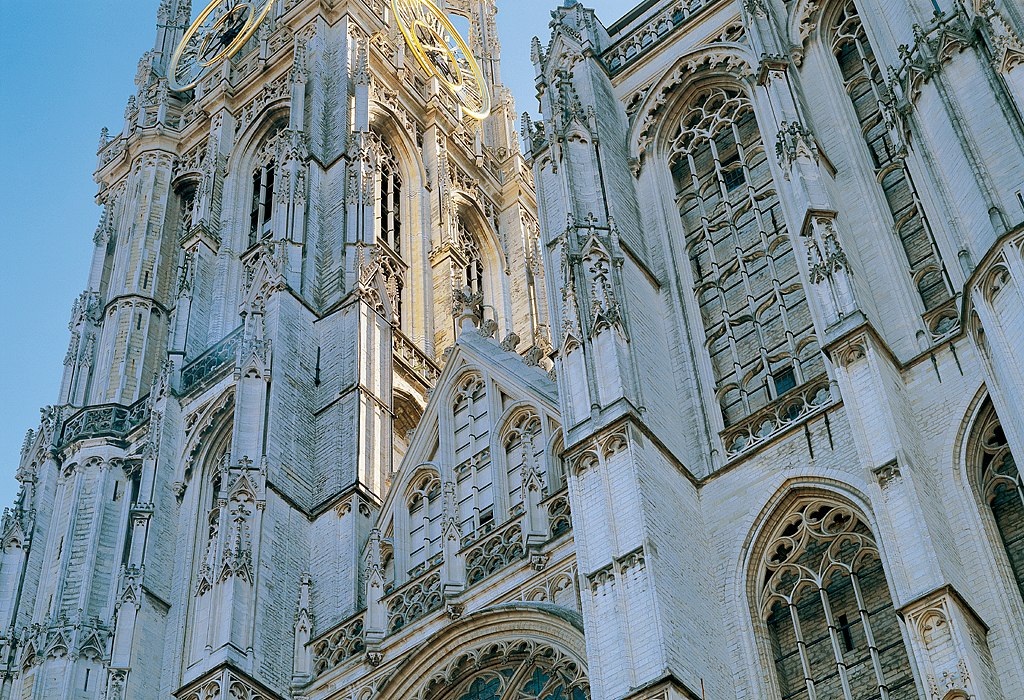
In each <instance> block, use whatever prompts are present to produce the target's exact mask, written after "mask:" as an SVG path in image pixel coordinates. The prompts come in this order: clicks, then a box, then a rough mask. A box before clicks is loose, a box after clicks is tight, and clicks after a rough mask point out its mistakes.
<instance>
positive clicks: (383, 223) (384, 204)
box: [377, 141, 402, 258]
mask: <svg viewBox="0 0 1024 700" xmlns="http://www.w3.org/2000/svg"><path fill="white" fill-rule="evenodd" d="M379 146H380V166H379V177H378V178H377V202H378V205H377V233H378V240H379V241H380V242H382V243H384V244H385V245H386V246H387V247H388V248H389V249H390V250H391V252H392V253H394V254H395V256H396V257H398V258H401V257H402V176H401V175H400V174H399V170H398V161H397V160H396V158H395V154H394V152H393V151H392V150H391V147H390V146H388V145H387V144H386V143H385V142H384V141H380V142H379Z"/></svg>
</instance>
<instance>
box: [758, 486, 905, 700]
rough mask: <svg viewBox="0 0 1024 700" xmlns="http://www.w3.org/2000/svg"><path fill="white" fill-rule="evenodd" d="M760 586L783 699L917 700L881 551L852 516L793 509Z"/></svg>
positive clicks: (815, 503) (810, 503) (847, 511)
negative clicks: (883, 566) (883, 567)
mask: <svg viewBox="0 0 1024 700" xmlns="http://www.w3.org/2000/svg"><path fill="white" fill-rule="evenodd" d="M757 580H758V587H757V608H758V610H759V612H760V614H761V618H762V620H764V622H765V625H766V627H767V631H768V637H769V640H768V641H769V645H768V647H769V649H770V653H771V655H772V662H773V665H774V667H775V675H776V678H777V680H778V685H779V691H780V695H781V697H782V698H783V700H814V699H815V698H818V699H819V700H821V699H824V698H828V699H829V700H832V699H833V698H834V699H835V700H872V699H874V698H881V699H882V700H916V699H917V697H918V695H917V687H916V685H915V684H914V678H913V675H912V673H911V670H910V660H909V658H908V656H907V649H906V646H905V645H904V641H903V635H902V633H901V630H900V626H899V621H898V618H897V614H896V611H895V610H894V609H893V604H892V598H891V596H890V593H889V585H888V582H887V581H886V578H885V572H884V570H883V569H882V562H881V558H880V556H879V552H878V546H877V545H876V544H875V540H874V537H873V535H872V533H871V530H870V529H869V528H868V527H867V525H866V524H865V523H864V521H863V520H862V519H861V517H860V516H859V515H858V514H856V513H855V512H854V511H853V510H852V509H851V508H849V507H847V506H845V505H841V504H839V503H835V502H832V501H829V500H824V499H808V500H804V501H802V502H798V503H797V504H796V505H794V506H793V507H791V508H790V509H789V512H788V513H787V514H786V515H785V517H783V518H782V520H781V523H780V524H779V525H778V526H777V527H776V528H775V531H774V534H773V536H772V537H771V539H770V540H769V543H768V546H767V547H766V548H765V550H764V554H763V555H762V560H761V564H760V568H759V574H758V579H757Z"/></svg>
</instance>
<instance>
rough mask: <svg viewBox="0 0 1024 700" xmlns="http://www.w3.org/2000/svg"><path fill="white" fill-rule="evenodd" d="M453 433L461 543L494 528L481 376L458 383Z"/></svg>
mask: <svg viewBox="0 0 1024 700" xmlns="http://www.w3.org/2000/svg"><path fill="white" fill-rule="evenodd" d="M452 418H453V420H454V434H455V483H456V490H457V495H458V499H459V523H460V525H461V529H462V538H463V541H464V542H468V541H470V540H474V539H476V538H478V537H480V536H482V535H484V534H486V533H488V532H490V531H491V530H492V529H494V527H495V525H496V522H495V514H494V484H493V481H494V479H493V472H492V467H491V455H490V450H488V449H487V447H488V444H489V440H490V438H489V434H490V423H489V421H488V418H487V390H486V383H485V381H484V379H483V377H480V376H479V375H476V374H467V375H466V376H465V377H463V378H462V379H461V380H460V381H459V384H458V389H457V391H456V394H455V400H454V402H453V404H452Z"/></svg>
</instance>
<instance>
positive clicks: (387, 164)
mask: <svg viewBox="0 0 1024 700" xmlns="http://www.w3.org/2000/svg"><path fill="white" fill-rule="evenodd" d="M367 143H368V156H367V158H368V160H369V167H371V168H372V169H373V170H374V171H375V174H374V176H373V188H374V200H375V205H374V228H375V232H374V236H375V240H376V242H377V243H378V244H379V248H380V252H381V255H379V256H378V258H377V259H378V262H379V266H380V270H381V273H382V274H383V276H384V283H385V285H386V287H387V294H388V298H389V299H391V300H392V306H393V307H394V312H395V316H396V318H397V319H398V322H399V327H401V323H402V301H403V297H404V291H405V270H406V267H407V265H406V263H405V260H404V258H403V257H402V256H403V251H404V247H403V245H402V236H403V225H402V222H403V214H402V196H403V189H402V186H403V181H402V175H401V168H400V164H399V162H398V157H397V156H396V155H395V151H394V149H392V148H391V146H390V144H388V142H387V141H385V140H384V139H382V138H381V137H380V136H379V135H378V134H377V133H376V132H372V131H371V132H369V134H368V135H367Z"/></svg>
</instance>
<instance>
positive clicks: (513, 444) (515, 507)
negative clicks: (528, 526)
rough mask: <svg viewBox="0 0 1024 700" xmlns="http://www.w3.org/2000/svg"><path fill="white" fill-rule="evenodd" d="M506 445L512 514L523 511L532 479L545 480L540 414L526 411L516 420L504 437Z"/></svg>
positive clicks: (509, 500)
mask: <svg viewBox="0 0 1024 700" xmlns="http://www.w3.org/2000/svg"><path fill="white" fill-rule="evenodd" d="M503 443H504V446H505V472H506V482H505V483H506V484H507V485H508V503H509V506H510V510H511V512H512V514H517V513H519V512H522V510H521V509H522V508H523V504H524V503H525V501H526V494H524V493H523V489H524V486H525V484H526V482H527V480H528V479H531V478H535V479H539V480H540V482H541V485H543V483H544V480H545V476H546V475H545V473H544V472H545V471H546V470H545V468H544V462H545V460H544V444H543V443H544V439H543V436H542V435H541V423H540V418H538V417H537V416H536V414H534V413H524V414H523V415H521V416H519V417H518V418H517V419H516V420H515V422H514V423H513V425H512V427H511V429H510V430H509V431H508V433H507V434H506V435H505V438H504V440H503Z"/></svg>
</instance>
